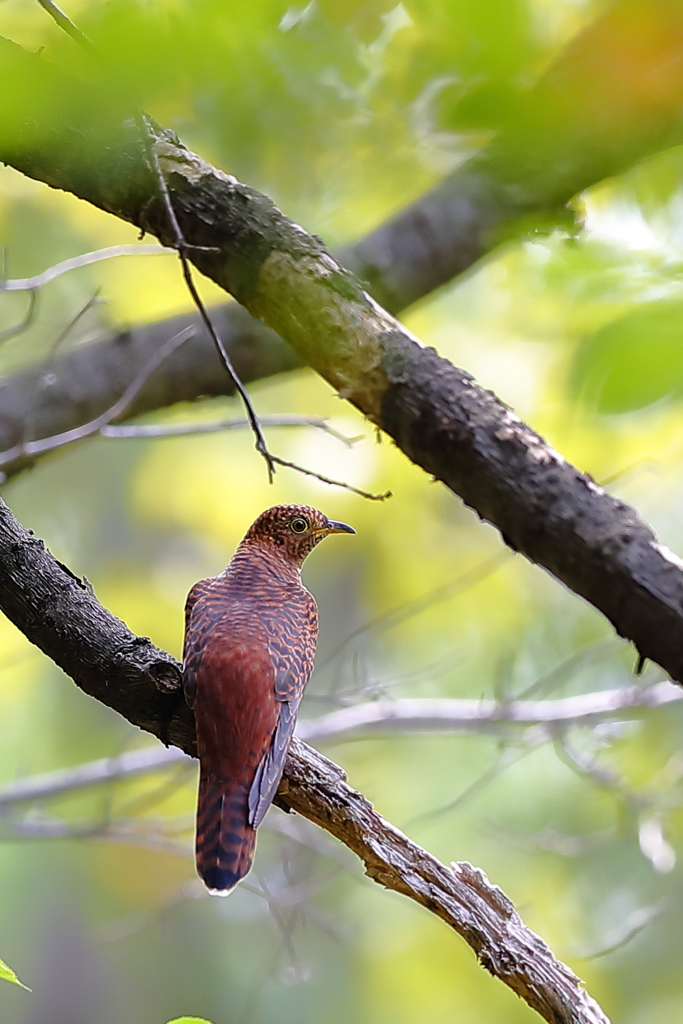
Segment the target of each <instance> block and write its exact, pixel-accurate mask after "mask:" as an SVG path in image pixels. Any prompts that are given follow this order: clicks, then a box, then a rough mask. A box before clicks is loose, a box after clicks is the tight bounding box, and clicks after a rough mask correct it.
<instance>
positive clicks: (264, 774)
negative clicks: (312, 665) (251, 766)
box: [249, 698, 301, 828]
mask: <svg viewBox="0 0 683 1024" xmlns="http://www.w3.org/2000/svg"><path fill="white" fill-rule="evenodd" d="M300 703H301V698H299V699H298V700H296V701H288V700H286V701H283V702H282V703H281V704H280V718H279V720H278V723H277V727H276V729H275V732H274V733H273V739H272V742H271V744H270V747H269V749H268V751H267V752H266V754H265V755H264V757H263V758H262V760H261V763H260V764H259V766H258V768H257V769H256V775H255V776H254V781H253V782H252V784H251V789H250V790H249V824H250V825H251V827H252V828H258V827H259V825H260V824H261V822H262V821H263V819H264V818H265V816H266V811H267V810H268V808H269V807H270V805H271V804H272V802H273V798H274V796H275V794H276V792H277V787H278V786H279V784H280V779H281V778H282V771H283V769H284V766H285V757H286V756H287V751H288V750H289V744H290V743H291V740H292V736H293V735H294V727H295V725H296V716H297V712H298V710H299V704H300Z"/></svg>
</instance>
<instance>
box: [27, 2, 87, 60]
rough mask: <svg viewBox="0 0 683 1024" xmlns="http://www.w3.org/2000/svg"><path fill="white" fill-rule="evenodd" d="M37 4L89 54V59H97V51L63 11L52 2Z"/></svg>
mask: <svg viewBox="0 0 683 1024" xmlns="http://www.w3.org/2000/svg"><path fill="white" fill-rule="evenodd" d="M38 3H39V4H40V6H41V7H42V8H43V10H44V11H47V13H48V14H49V15H50V17H51V18H52V19H53V20H54V21H56V23H57V24H58V25H59V27H60V28H61V29H63V31H64V32H66V34H67V35H68V36H71V38H72V39H73V40H74V41H75V42H77V43H78V45H79V46H80V47H82V49H84V50H85V51H86V53H89V54H90V56H91V57H94V58H95V59H97V51H96V49H95V47H94V46H93V44H92V43H91V42H90V40H89V39H88V37H87V36H86V34H85V33H84V32H81V30H80V28H78V26H77V25H74V23H73V21H72V20H71V18H69V17H68V16H67V15H66V14H65V13H64V11H63V10H61V8H59V7H58V6H57V4H56V3H54V2H53V0H38Z"/></svg>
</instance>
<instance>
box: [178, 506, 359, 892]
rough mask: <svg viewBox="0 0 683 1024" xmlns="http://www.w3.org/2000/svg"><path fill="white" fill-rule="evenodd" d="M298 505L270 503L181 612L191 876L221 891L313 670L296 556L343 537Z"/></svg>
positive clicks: (309, 609)
mask: <svg viewBox="0 0 683 1024" xmlns="http://www.w3.org/2000/svg"><path fill="white" fill-rule="evenodd" d="M354 532H355V531H354V530H353V529H352V528H351V527H350V526H346V525H345V524H344V523H337V522H333V521H331V520H329V519H327V517H326V516H324V515H323V513H322V512H319V511H318V510H317V509H314V508H309V507H308V506H305V505H276V506H275V507H274V508H271V509H267V510H266V511H265V512H263V513H262V514H261V515H260V516H259V518H258V519H257V520H256V522H255V523H254V524H253V525H252V526H251V528H250V529H249V531H248V532H247V534H246V536H245V538H244V540H243V541H242V543H241V544H240V545H239V547H238V549H237V551H236V552H235V554H234V556H233V558H232V560H231V562H230V564H229V565H228V567H227V569H226V570H225V571H224V572H222V573H221V574H220V575H218V576H215V577H212V578H211V579H207V580H200V581H199V583H197V584H195V586H194V587H193V588H192V590H191V591H190V593H189V595H188V598H187V604H186V608H185V664H184V685H185V695H186V699H187V702H188V704H189V705H190V706H191V707H193V708H194V713H195V721H196V725H197V751H198V754H199V762H200V780H199V799H198V806H197V845H196V851H197V871H198V873H199V875H200V877H201V878H202V879H203V880H204V882H205V884H206V886H207V888H208V889H209V891H210V892H212V893H216V894H220V895H228V893H229V892H231V891H232V890H233V889H234V887H235V885H237V883H238V882H239V881H240V879H242V878H244V876H245V875H246V874H247V873H248V871H249V869H250V868H251V864H252V860H253V856H254V847H255V844H256V829H257V828H258V826H259V825H260V823H261V821H262V820H263V818H264V816H265V813H266V811H267V810H268V807H269V806H270V804H271V802H272V800H273V797H274V796H275V793H276V791H277V787H278V784H279V781H280V778H281V777H282V771H283V768H284V762H285V757H286V755H287V750H288V748H289V744H290V741H291V738H292V735H293V733H294V727H295V724H296V715H297V712H298V709H299V704H300V703H301V698H302V696H303V692H304V689H305V687H306V684H307V682H308V680H309V677H310V674H311V671H312V669H313V659H314V657H315V647H316V641H317V637H318V612H317V607H316V603H315V599H314V598H313V596H312V595H311V594H309V592H308V591H307V590H306V588H305V587H304V586H303V585H302V583H301V576H300V572H301V565H302V563H303V561H304V559H305V558H306V556H307V555H308V554H309V553H310V552H311V551H312V550H313V548H314V547H315V546H316V544H318V543H319V542H320V541H321V540H322V539H323V538H324V537H325V536H327V535H328V534H330V533H354Z"/></svg>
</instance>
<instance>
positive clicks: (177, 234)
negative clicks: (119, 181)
mask: <svg viewBox="0 0 683 1024" xmlns="http://www.w3.org/2000/svg"><path fill="white" fill-rule="evenodd" d="M138 124H139V125H140V131H141V133H142V135H143V139H144V142H145V147H146V150H147V154H148V157H149V160H150V163H151V165H152V169H153V171H154V174H155V178H156V182H157V185H158V187H159V191H160V193H161V197H162V200H163V203H164V208H165V210H166V214H167V216H168V219H169V223H170V225H171V230H172V231H173V236H174V240H175V246H174V247H175V249H176V251H177V253H178V258H179V259H180V264H181V267H182V272H183V278H184V279H185V284H186V285H187V289H188V291H189V293H190V295H191V297H192V301H193V302H194V304H195V306H196V307H197V311H198V313H199V315H200V317H201V318H202V322H203V324H204V326H205V328H206V330H207V332H208V334H209V337H210V338H211V340H212V341H213V343H214V345H215V346H216V350H217V352H218V354H219V356H220V358H221V361H222V363H223V365H224V367H225V369H226V370H227V371H228V373H229V374H230V377H231V378H232V381H233V384H234V385H235V389H236V391H237V392H238V393H239V395H240V397H241V399H242V402H243V404H244V408H245V410H246V413H247V418H248V419H249V424H250V426H251V429H252V431H253V434H254V437H255V440H256V445H255V446H256V450H257V452H258V453H259V454H260V455H261V456H263V459H264V461H265V463H266V467H267V469H268V481H269V483H272V482H273V478H274V476H275V467H276V466H283V467H286V468H287V469H293V470H294V471H295V472H297V473H302V474H303V475H304V476H310V477H313V478H314V479H315V480H320V482H321V483H324V484H329V485H330V486H332V487H342V488H344V489H345V490H347V491H351V493H352V494H358V495H360V497H362V498H367V499H369V500H370V501H385V500H386V499H387V498H390V497H391V491H384V492H383V493H382V494H373V493H371V492H370V491H364V490H361V489H360V488H358V487H353V486H352V485H351V484H347V483H345V482H343V481H341V480H333V479H332V478H331V477H328V476H325V475H324V474H322V473H316V472H315V471H314V470H312V469H306V468H305V467H304V466H300V465H298V464H297V463H296V462H290V461H289V460H288V459H282V458H280V457H279V456H277V455H273V454H272V453H271V452H270V450H269V448H268V445H267V443H266V439H265V436H264V434H263V431H262V430H261V423H260V420H259V417H258V416H257V414H256V410H255V409H254V406H253V405H252V401H251V398H250V396H249V392H248V391H247V389H246V387H245V386H244V384H243V383H242V380H241V378H240V376H239V374H238V373H237V371H236V370H235V367H234V366H233V364H232V360H231V359H230V356H229V354H228V350H227V348H226V347H225V345H224V344H223V339H222V338H221V337H220V335H219V333H218V331H217V330H216V328H215V327H214V325H213V321H212V320H211V317H210V316H209V311H208V310H207V308H206V306H205V305H204V303H203V301H202V299H201V296H200V295H199V292H198V291H197V288H196V286H195V283H194V279H193V277H192V268H191V267H190V261H189V260H188V258H187V253H188V252H190V251H193V250H194V251H197V250H201V251H205V252H215V251H217V250H216V249H215V248H213V247H211V246H197V245H189V244H188V243H187V241H186V240H185V236H184V234H183V230H182V228H181V227H180V224H179V222H178V218H177V216H176V212H175V209H174V207H173V201H172V199H171V193H170V191H169V188H168V183H167V181H166V178H165V176H164V172H163V170H162V168H161V164H160V163H159V158H158V156H157V153H156V149H155V147H154V139H153V137H152V134H151V132H150V130H149V126H148V123H147V118H146V116H145V115H144V114H143V113H141V112H139V113H138Z"/></svg>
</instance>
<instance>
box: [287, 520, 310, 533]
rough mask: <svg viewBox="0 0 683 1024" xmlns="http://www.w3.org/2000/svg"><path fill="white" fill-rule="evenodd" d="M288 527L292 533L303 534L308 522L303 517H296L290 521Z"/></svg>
mask: <svg viewBox="0 0 683 1024" xmlns="http://www.w3.org/2000/svg"><path fill="white" fill-rule="evenodd" d="M289 526H290V529H291V530H293V531H294V533H305V532H306V530H307V529H308V520H307V519H304V518H303V516H297V517H296V519H292V521H291V523H290V524H289Z"/></svg>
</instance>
